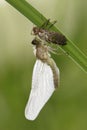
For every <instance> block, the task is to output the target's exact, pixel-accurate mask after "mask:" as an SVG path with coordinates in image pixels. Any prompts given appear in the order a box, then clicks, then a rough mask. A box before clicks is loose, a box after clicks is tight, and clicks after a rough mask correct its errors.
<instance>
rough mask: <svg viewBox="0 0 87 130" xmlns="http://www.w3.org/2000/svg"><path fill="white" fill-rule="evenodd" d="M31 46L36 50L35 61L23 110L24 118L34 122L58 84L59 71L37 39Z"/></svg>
mask: <svg viewBox="0 0 87 130" xmlns="http://www.w3.org/2000/svg"><path fill="white" fill-rule="evenodd" d="M32 44H33V45H34V46H35V49H36V51H35V52H36V53H35V55H36V57H37V60H36V63H35V66H34V70H33V76H32V88H31V92H30V96H29V100H28V103H27V106H26V108H25V117H26V118H27V119H28V120H34V119H35V118H36V117H37V116H38V114H39V112H40V111H41V109H42V108H43V106H44V105H45V104H46V102H47V101H48V100H49V98H50V97H51V95H52V94H53V92H54V91H55V89H56V88H57V87H58V84H59V69H58V68H57V66H56V63H55V62H54V60H53V59H52V58H51V57H50V55H49V52H48V47H47V46H45V45H43V44H42V42H41V41H40V40H38V39H34V40H33V41H32Z"/></svg>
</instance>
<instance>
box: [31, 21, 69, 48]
mask: <svg viewBox="0 0 87 130" xmlns="http://www.w3.org/2000/svg"><path fill="white" fill-rule="evenodd" d="M46 23H47V24H44V25H45V26H48V24H49V20H48V21H47V22H46ZM52 26H53V24H52V25H51V26H50V27H52ZM33 34H34V35H38V36H39V38H40V39H42V40H44V41H46V42H48V43H54V44H58V45H62V46H63V45H66V44H67V43H66V41H67V39H66V37H65V36H64V35H62V34H60V33H58V32H52V31H49V30H48V29H45V27H43V26H42V27H33Z"/></svg>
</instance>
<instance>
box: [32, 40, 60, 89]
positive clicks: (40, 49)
mask: <svg viewBox="0 0 87 130" xmlns="http://www.w3.org/2000/svg"><path fill="white" fill-rule="evenodd" d="M32 44H33V45H34V46H36V57H37V59H40V60H41V61H42V62H44V63H47V64H48V65H49V66H50V67H51V69H52V71H53V77H54V85H55V88H57V87H58V86H59V80H60V76H59V70H58V67H57V65H56V63H55V61H54V60H53V59H52V58H51V55H50V54H49V51H48V47H47V46H46V45H43V44H42V42H41V41H40V40H39V39H36V38H35V39H34V40H33V41H32Z"/></svg>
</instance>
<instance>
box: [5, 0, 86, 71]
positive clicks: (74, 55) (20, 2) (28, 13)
mask: <svg viewBox="0 0 87 130" xmlns="http://www.w3.org/2000/svg"><path fill="white" fill-rule="evenodd" d="M6 1H7V2H8V3H9V4H11V5H12V6H13V7H15V8H16V9H17V10H18V11H19V12H20V13H21V14H23V15H24V16H25V17H27V18H28V19H29V20H30V21H31V22H33V23H34V24H35V25H37V26H41V25H42V24H43V21H46V18H45V17H44V16H43V15H42V14H41V13H40V12H39V11H37V10H36V9H35V8H34V7H32V6H31V5H30V4H29V3H28V2H26V1H25V0H6ZM51 30H53V31H57V32H60V31H59V30H58V29H57V28H56V27H55V26H53V27H52V28H51ZM60 48H61V49H62V50H63V51H64V52H66V53H68V54H69V55H68V56H69V57H70V58H71V59H72V60H73V61H74V62H76V63H77V64H78V65H79V66H80V68H82V69H83V70H84V71H85V72H87V56H85V55H84V54H83V53H82V51H81V50H80V49H79V48H78V47H77V46H76V45H75V44H73V42H72V41H70V40H69V39H68V38H67V45H65V46H62V47H60Z"/></svg>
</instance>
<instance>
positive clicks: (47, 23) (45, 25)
mask: <svg viewBox="0 0 87 130" xmlns="http://www.w3.org/2000/svg"><path fill="white" fill-rule="evenodd" d="M49 23H50V19H48V20H46V21H45V22H44V23H43V24H42V25H41V27H40V28H42V29H45V28H46V27H47V26H48V25H49Z"/></svg>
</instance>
